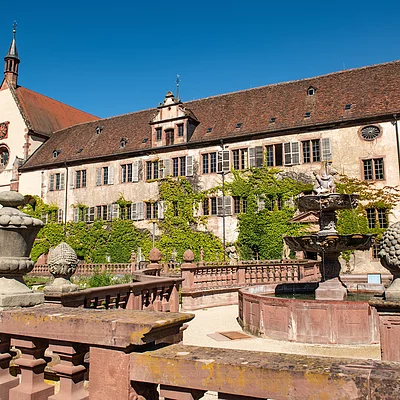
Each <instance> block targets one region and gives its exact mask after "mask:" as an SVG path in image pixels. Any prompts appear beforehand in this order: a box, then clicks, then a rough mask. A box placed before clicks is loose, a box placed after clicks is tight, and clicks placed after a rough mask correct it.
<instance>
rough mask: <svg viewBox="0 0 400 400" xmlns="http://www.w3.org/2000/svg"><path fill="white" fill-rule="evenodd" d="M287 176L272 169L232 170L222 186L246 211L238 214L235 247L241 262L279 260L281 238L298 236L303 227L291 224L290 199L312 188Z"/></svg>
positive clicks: (292, 208)
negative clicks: (237, 235) (228, 178)
mask: <svg viewBox="0 0 400 400" xmlns="http://www.w3.org/2000/svg"><path fill="white" fill-rule="evenodd" d="M295 178H298V177H295V176H288V175H285V174H283V173H282V172H280V171H279V170H278V169H275V168H268V167H263V168H253V169H250V170H248V171H233V180H232V182H230V183H227V184H226V189H227V192H228V193H229V194H231V195H232V196H235V197H237V198H239V200H237V201H239V204H240V203H243V201H245V204H246V210H245V212H242V213H240V214H239V215H238V221H239V226H238V229H239V237H238V240H237V246H238V248H239V250H240V256H241V258H243V259H252V258H257V257H258V258H260V259H279V258H281V254H282V247H283V241H282V236H283V235H299V234H301V233H302V232H303V231H304V230H305V227H304V226H303V225H302V224H298V223H291V222H290V219H291V218H292V217H293V215H294V212H295V207H294V198H295V197H296V196H297V195H298V194H299V193H302V192H303V193H304V192H309V191H310V190H311V189H312V185H311V184H310V183H309V182H307V181H306V180H304V179H295Z"/></svg>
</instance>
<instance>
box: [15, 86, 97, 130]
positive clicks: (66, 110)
mask: <svg viewBox="0 0 400 400" xmlns="http://www.w3.org/2000/svg"><path fill="white" fill-rule="evenodd" d="M11 90H12V92H13V95H14V98H15V99H16V101H17V104H18V107H19V109H20V111H21V113H22V115H23V117H24V119H25V122H26V124H27V126H28V128H29V129H30V130H31V131H33V132H34V133H37V134H39V135H44V136H50V135H51V134H52V133H53V132H55V131H58V130H60V129H65V128H67V127H69V126H72V125H76V124H79V123H81V122H87V121H93V120H97V119H99V118H98V117H95V116H94V115H91V114H88V113H85V112H83V111H81V110H78V109H76V108H74V107H71V106H68V105H67V104H64V103H61V102H59V101H57V100H53V99H51V98H50V97H46V96H43V95H42V94H39V93H36V92H34V91H32V90H29V89H26V88H24V87H21V86H19V87H17V88H16V89H13V88H11Z"/></svg>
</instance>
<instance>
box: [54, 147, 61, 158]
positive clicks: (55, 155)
mask: <svg viewBox="0 0 400 400" xmlns="http://www.w3.org/2000/svg"><path fill="white" fill-rule="evenodd" d="M60 153H61V149H59V150H53V158H57V157H58V155H59V154H60Z"/></svg>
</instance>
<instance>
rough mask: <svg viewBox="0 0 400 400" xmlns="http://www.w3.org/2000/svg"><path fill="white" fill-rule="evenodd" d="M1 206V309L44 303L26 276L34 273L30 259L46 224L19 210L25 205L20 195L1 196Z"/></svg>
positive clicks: (3, 194)
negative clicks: (29, 284) (32, 288)
mask: <svg viewBox="0 0 400 400" xmlns="http://www.w3.org/2000/svg"><path fill="white" fill-rule="evenodd" d="M0 204H1V205H2V206H3V208H1V209H0V309H1V310H5V309H9V308H15V307H27V306H32V305H36V304H40V303H43V300H44V297H43V294H42V293H36V292H33V291H32V290H30V289H29V288H28V287H27V286H26V285H25V283H24V280H23V276H24V275H25V274H27V273H28V272H30V271H31V270H32V269H33V264H34V263H33V261H32V260H31V259H30V257H29V255H30V251H31V249H32V245H33V242H34V240H35V238H36V235H37V234H38V232H39V230H40V229H41V228H42V227H43V225H44V224H43V222H42V221H41V220H39V219H37V218H32V217H30V216H28V215H26V214H24V213H23V212H21V211H19V210H18V209H17V207H18V206H20V205H23V204H24V197H23V196H22V195H21V194H20V193H17V192H2V193H0Z"/></svg>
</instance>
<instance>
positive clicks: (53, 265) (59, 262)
mask: <svg viewBox="0 0 400 400" xmlns="http://www.w3.org/2000/svg"><path fill="white" fill-rule="evenodd" d="M77 265H78V256H77V255H76V253H75V250H74V249H73V248H72V247H71V246H69V245H68V244H67V243H65V242H61V243H60V244H59V245H58V246H56V247H55V248H54V249H50V251H49V256H48V258H47V267H48V268H49V271H50V273H51V274H52V275H53V276H54V281H53V283H52V284H51V285H49V286H46V287H45V288H44V293H45V295H46V301H47V300H48V297H52V298H53V297H56V298H58V297H59V296H60V295H61V294H62V293H69V292H74V291H77V290H79V287H78V286H77V285H74V284H73V283H72V282H71V281H70V278H71V276H72V275H73V274H74V273H75V271H76V266H77Z"/></svg>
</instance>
